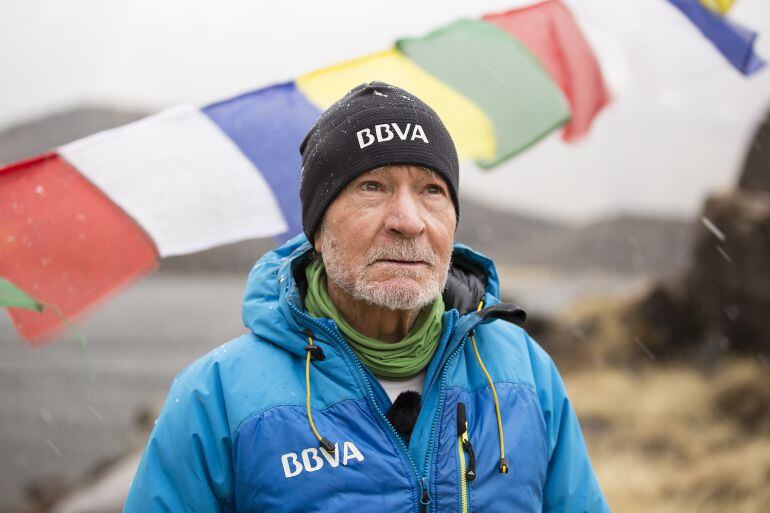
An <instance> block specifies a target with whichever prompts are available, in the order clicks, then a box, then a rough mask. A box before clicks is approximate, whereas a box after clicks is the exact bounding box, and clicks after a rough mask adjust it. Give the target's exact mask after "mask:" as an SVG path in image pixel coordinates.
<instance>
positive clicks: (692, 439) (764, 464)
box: [565, 359, 770, 513]
mask: <svg viewBox="0 0 770 513" xmlns="http://www.w3.org/2000/svg"><path fill="white" fill-rule="evenodd" d="M565 380H566V381H567V387H568V390H569V392H570V395H571V397H572V400H573V402H574V403H575V407H576V409H577V411H578V412H579V414H580V418H581V422H582V424H583V429H584V432H585V435H586V439H587V442H588V445H589V450H590V453H591V458H592V461H593V463H594V466H595V468H596V471H597V474H598V476H599V481H600V483H601V485H602V488H603V490H604V492H605V495H606V496H607V500H608V502H609V504H610V506H611V507H612V510H613V511H614V512H615V513H636V512H639V513H642V512H644V513H649V512H651V511H652V512H655V513H669V512H670V513H674V512H677V513H684V512H704V513H710V512H714V513H716V512H719V513H724V512H730V513H767V512H770V432H769V431H768V426H770V370H768V368H767V367H766V366H765V365H763V363H762V362H761V361H759V360H753V361H750V360H737V359H736V360H731V361H729V362H726V363H724V364H723V365H721V366H720V368H718V369H712V370H710V371H708V372H707V373H706V372H699V371H696V370H694V369H693V368H691V367H686V366H671V365H669V366H660V365H656V364H650V365H647V366H645V367H643V368H641V369H638V370H634V371H631V370H628V371H624V370H621V369H619V368H617V367H614V368H613V367H594V368H592V369H590V370H587V369H586V370H583V371H575V372H572V373H569V374H568V375H566V376H565Z"/></svg>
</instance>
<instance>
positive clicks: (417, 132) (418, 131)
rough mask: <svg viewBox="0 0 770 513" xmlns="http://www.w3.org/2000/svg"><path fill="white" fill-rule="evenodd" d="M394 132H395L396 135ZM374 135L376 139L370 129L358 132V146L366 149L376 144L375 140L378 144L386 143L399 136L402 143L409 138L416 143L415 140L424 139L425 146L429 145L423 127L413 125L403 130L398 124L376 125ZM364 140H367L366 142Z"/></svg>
mask: <svg viewBox="0 0 770 513" xmlns="http://www.w3.org/2000/svg"><path fill="white" fill-rule="evenodd" d="M390 127H393V130H391V129H390ZM410 129H411V131H412V133H411V136H410V134H409V130H410ZM393 132H395V134H394V133H393ZM374 134H375V135H376V136H377V137H376V138H375V135H372V131H371V129H369V128H364V129H363V130H359V131H358V132H356V137H358V146H359V147H360V148H361V149H364V148H366V147H367V146H369V145H370V144H372V143H374V141H375V140H376V141H377V142H386V141H390V140H392V139H393V138H394V137H395V136H396V135H398V138H399V139H401V140H402V141H406V140H407V138H409V140H410V141H414V140H415V139H422V140H423V142H424V143H425V144H428V138H427V137H425V132H424V131H423V129H422V127H421V126H420V125H414V126H412V124H411V123H407V124H406V128H405V129H403V130H401V127H400V126H398V123H390V124H387V123H385V124H382V125H374ZM410 137H411V138H410ZM364 138H366V139H365V140H364Z"/></svg>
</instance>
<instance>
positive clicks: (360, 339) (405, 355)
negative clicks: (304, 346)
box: [305, 260, 444, 378]
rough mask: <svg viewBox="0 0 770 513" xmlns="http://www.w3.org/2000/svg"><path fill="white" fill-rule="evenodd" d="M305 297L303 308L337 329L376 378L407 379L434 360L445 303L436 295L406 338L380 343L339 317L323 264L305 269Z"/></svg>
mask: <svg viewBox="0 0 770 513" xmlns="http://www.w3.org/2000/svg"><path fill="white" fill-rule="evenodd" d="M305 276H306V277H307V295H306V296H305V308H306V309H307V311H308V313H310V315H312V316H313V317H327V318H329V319H332V320H333V321H334V322H336V323H337V326H339V328H340V331H341V332H342V334H343V335H344V336H345V339H346V340H347V341H348V344H349V345H350V347H351V349H353V352H354V353H356V355H358V358H360V359H361V362H362V363H363V364H364V365H366V366H367V367H368V368H369V370H370V371H372V372H373V373H374V374H376V375H377V376H382V377H386V378H406V377H409V376H413V375H415V374H417V373H418V372H420V371H421V370H422V369H423V368H424V367H425V366H426V365H427V364H428V362H429V361H430V359H431V358H432V357H433V353H434V352H435V351H436V346H437V345H438V339H439V336H440V335H441V317H442V315H443V313H444V300H443V299H442V297H441V295H439V296H438V297H437V298H436V300H435V301H433V304H432V305H430V306H428V307H426V308H424V309H423V310H422V312H420V315H419V316H418V317H417V320H416V321H415V323H414V326H412V329H411V330H410V331H409V333H408V334H407V336H406V337H404V338H403V339H402V340H400V341H399V342H393V343H388V342H380V341H379V340H375V339H373V338H370V337H367V336H366V335H363V334H362V333H360V332H358V331H356V329H355V328H353V327H352V326H351V325H350V324H348V322H347V321H346V320H345V319H344V318H343V317H342V314H340V312H339V310H337V307H336V306H335V305H334V303H333V302H332V300H331V297H329V291H328V290H327V289H326V272H325V270H324V265H323V262H320V261H317V260H316V261H313V262H311V263H310V264H309V265H308V266H307V267H306V268H305Z"/></svg>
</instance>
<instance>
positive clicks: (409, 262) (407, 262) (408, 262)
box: [373, 259, 430, 267]
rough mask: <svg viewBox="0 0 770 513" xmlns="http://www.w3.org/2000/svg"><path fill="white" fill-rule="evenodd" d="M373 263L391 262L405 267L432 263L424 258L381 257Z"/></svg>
mask: <svg viewBox="0 0 770 513" xmlns="http://www.w3.org/2000/svg"><path fill="white" fill-rule="evenodd" d="M373 263H375V264H390V265H399V266H404V267H418V266H421V265H430V264H428V262H425V261H424V260H391V259H380V260H375V261H374V262H373Z"/></svg>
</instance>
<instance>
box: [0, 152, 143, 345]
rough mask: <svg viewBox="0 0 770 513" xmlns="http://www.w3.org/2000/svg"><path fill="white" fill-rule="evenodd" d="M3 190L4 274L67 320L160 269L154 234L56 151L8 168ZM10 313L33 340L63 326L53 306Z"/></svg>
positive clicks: (1, 173)
mask: <svg viewBox="0 0 770 513" xmlns="http://www.w3.org/2000/svg"><path fill="white" fill-rule="evenodd" d="M0 190H2V191H3V198H2V204H3V208H0V276H2V277H3V278H6V279H8V280H10V281H12V282H13V283H15V284H16V285H17V286H19V287H20V288H21V289H23V290H26V291H28V292H29V293H30V294H32V295H33V296H34V297H35V298H36V299H38V300H40V301H41V302H43V303H45V304H46V305H52V306H54V307H56V308H58V309H59V310H60V312H61V313H62V314H63V315H64V316H66V317H74V316H76V315H78V314H80V313H82V312H83V311H84V310H86V309H90V308H92V307H93V306H94V305H95V304H96V303H97V302H98V301H99V300H101V299H104V298H105V297H106V296H108V295H110V294H112V293H115V292H117V291H118V290H119V289H120V288H122V287H123V286H125V285H127V284H128V283H130V282H131V281H134V280H136V279H138V278H139V277H140V276H143V275H145V274H147V273H149V272H150V271H152V270H153V269H154V268H155V267H156V266H157V258H158V253H157V250H156V249H155V244H154V243H153V242H152V240H151V239H150V238H149V237H148V236H147V234H146V233H145V232H144V231H143V230H142V229H141V228H140V227H139V226H137V224H136V223H135V222H134V221H133V220H132V219H131V218H130V217H128V216H127V215H126V214H125V213H124V212H123V211H122V210H121V209H120V208H119V207H118V206H117V205H115V204H114V203H113V202H112V201H111V200H110V199H109V198H107V197H106V196H105V195H104V194H103V193H102V192H101V191H100V190H99V189H98V188H96V187H95V186H94V185H93V184H91V182H89V181H88V180H87V179H86V178H85V177H84V176H82V175H81V174H80V173H79V172H78V171H77V170H75V169H74V168H73V167H72V166H70V165H69V164H67V163H66V162H65V161H64V160H63V159H61V158H60V157H59V156H58V155H56V154H47V155H42V156H40V157H36V158H33V159H30V160H26V161H22V162H19V163H16V164H13V165H11V166H8V167H6V168H2V169H0ZM8 311H9V313H10V315H11V318H12V319H13V322H14V324H15V325H16V329H17V330H18V331H19V333H20V334H21V336H22V337H23V338H24V339H27V340H30V341H32V342H33V343H35V342H38V343H39V342H40V341H41V340H42V339H44V338H46V337H48V336H50V335H53V334H54V333H55V332H56V331H57V330H59V329H61V328H62V321H61V320H60V318H59V316H58V315H57V314H56V313H55V312H54V311H51V308H44V309H43V312H42V313H37V312H32V311H27V310H22V309H18V308H9V309H8Z"/></svg>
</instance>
